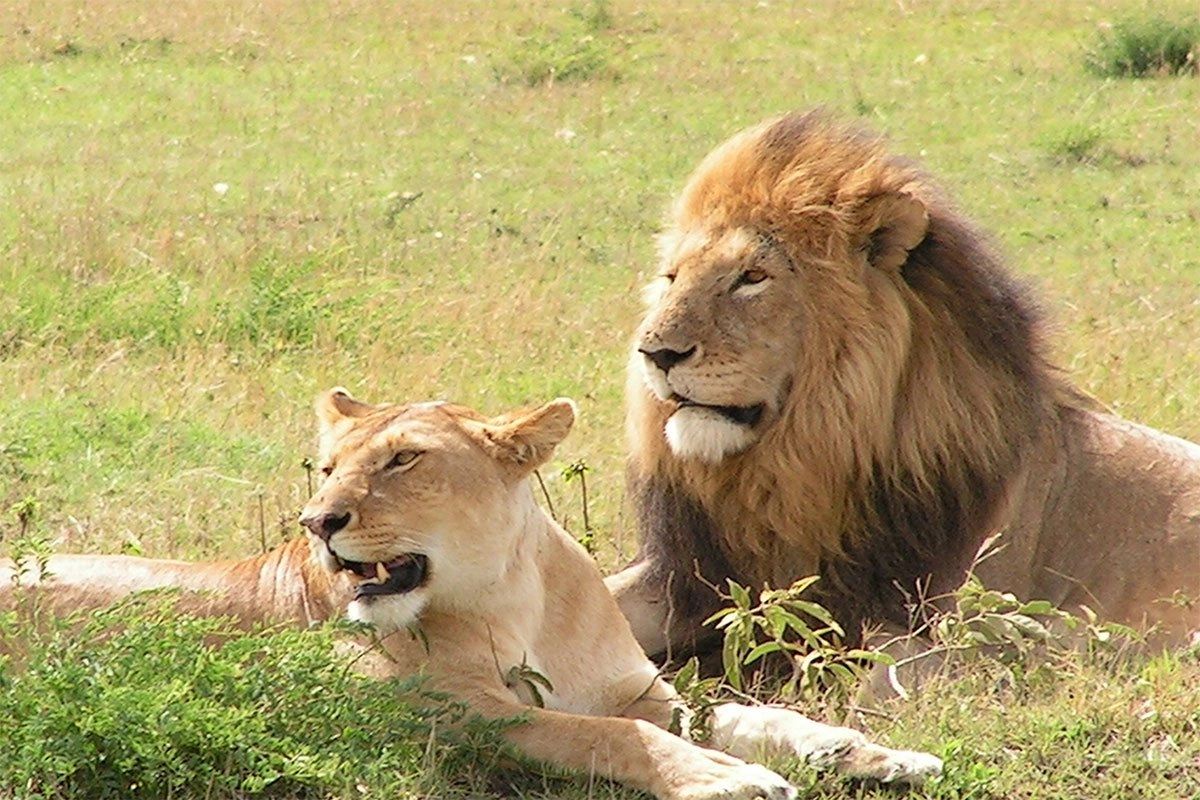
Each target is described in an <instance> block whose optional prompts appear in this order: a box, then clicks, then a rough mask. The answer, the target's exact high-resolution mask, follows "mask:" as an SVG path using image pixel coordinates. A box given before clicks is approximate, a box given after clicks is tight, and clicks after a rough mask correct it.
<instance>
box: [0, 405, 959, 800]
mask: <svg viewBox="0 0 1200 800" xmlns="http://www.w3.org/2000/svg"><path fill="white" fill-rule="evenodd" d="M318 417H319V421H320V429H321V435H320V439H321V444H320V450H321V471H322V474H323V475H324V480H323V481H322V484H321V487H320V489H319V490H318V492H317V494H316V495H315V496H314V497H313V498H312V499H311V500H310V501H309V502H308V504H307V505H306V506H305V509H304V511H303V514H302V516H301V520H300V521H301V523H302V524H303V525H304V526H305V527H307V528H308V529H309V531H310V532H311V534H312V536H311V537H310V539H309V540H306V541H305V542H304V543H303V544H295V545H288V546H285V548H291V551H292V552H294V553H295V554H296V558H295V560H293V561H292V562H291V565H292V569H294V570H296V572H293V573H292V574H286V573H276V575H275V581H276V582H277V583H278V584H282V585H283V586H284V587H285V591H283V592H281V593H279V594H278V598H279V600H278V602H276V601H275V600H274V599H273V598H274V597H275V596H276V595H273V594H272V593H271V592H270V591H263V589H264V581H263V580H262V578H261V575H260V574H256V573H257V572H260V571H261V570H255V569H250V568H241V567H237V566H234V567H230V566H227V565H226V566H220V565H213V566H210V567H208V568H207V573H206V574H207V575H208V576H209V579H210V580H211V581H212V582H213V584H214V585H216V586H218V587H219V589H220V590H221V591H222V592H224V593H225V594H226V596H230V597H235V598H240V602H243V603H245V606H244V607H243V608H240V609H239V608H238V607H237V605H236V604H233V605H225V606H223V613H230V612H232V613H242V614H246V615H254V616H258V615H265V616H269V617H272V618H280V617H291V618H294V619H298V620H306V619H308V618H310V613H309V612H310V609H324V610H325V613H326V614H328V613H329V612H330V609H332V608H333V607H335V606H336V605H337V604H338V603H340V602H342V601H343V600H345V599H347V593H346V591H345V590H349V594H350V595H351V596H352V600H351V601H350V605H349V612H350V616H352V617H354V618H357V619H360V620H363V621H366V622H370V623H372V624H373V625H374V626H375V628H376V629H377V632H378V641H377V643H376V647H378V648H379V649H378V650H376V651H375V652H374V654H373V655H371V654H367V656H368V657H366V658H359V659H358V660H357V661H356V664H357V665H358V666H360V667H362V668H363V669H365V670H367V671H368V672H369V673H370V674H374V675H377V676H380V677H388V676H392V675H397V674H411V673H412V672H415V671H418V670H419V671H422V672H424V673H425V674H426V675H428V678H429V681H430V684H431V687H432V688H434V689H438V690H441V691H444V692H446V693H448V694H450V695H451V696H454V697H456V698H458V699H460V700H462V701H465V702H466V703H467V704H468V705H469V706H471V707H472V708H473V709H474V710H475V711H476V712H478V713H480V714H481V715H483V716H485V717H490V718H497V719H508V718H516V717H523V720H522V721H521V722H519V723H518V724H516V725H514V726H513V727H511V728H509V729H507V733H506V735H507V736H508V737H509V739H510V740H511V741H512V743H513V744H514V745H515V746H516V747H517V748H518V749H519V750H521V751H522V752H524V753H525V754H527V755H528V756H530V757H532V758H535V759H540V760H543V761H547V762H550V763H552V764H555V765H558V766H562V767H567V768H570V769H575V770H581V771H593V772H596V773H598V774H601V775H604V776H607V777H611V778H614V779H616V780H619V781H622V782H625V783H628V784H630V785H632V786H635V787H637V788H640V789H643V790H646V791H649V792H652V793H653V794H654V795H656V796H658V797H661V798H730V799H736V798H791V797H793V796H794V795H795V790H794V789H793V788H792V787H791V786H790V785H789V784H788V783H787V782H786V781H785V780H784V779H783V778H781V777H780V776H778V775H776V774H775V773H774V772H771V771H770V770H768V769H766V768H765V767H761V766H758V765H755V764H748V763H746V762H744V761H742V760H740V758H749V757H758V756H762V755H788V756H795V757H798V758H801V759H805V760H807V761H809V762H811V763H814V764H816V765H818V766H823V767H830V768H834V769H837V770H839V771H841V772H843V773H845V774H848V775H852V776H859V777H867V778H873V779H878V780H881V781H896V782H900V783H915V782H920V781H921V780H923V779H924V778H926V777H928V776H931V775H936V774H938V773H939V772H940V770H941V762H940V760H938V759H937V758H936V757H934V756H931V755H927V754H924V753H916V752H908V751H899V750H891V749H888V748H884V747H881V746H879V745H875V744H872V743H870V742H868V741H867V740H866V739H865V738H864V737H863V735H862V734H860V733H858V732H857V731H853V730H850V729H846V728H837V727H831V726H828V725H823V724H820V723H817V722H814V721H812V720H809V719H806V718H805V717H803V716H801V715H800V714H797V713H795V712H792V711H788V710H785V709H782V708H768V707H748V706H742V705H735V704H729V705H722V706H719V707H717V708H716V709H715V711H714V712H713V715H712V718H711V721H710V732H711V739H710V741H709V744H710V745H711V746H712V747H714V748H720V750H717V749H709V748H706V747H700V746H698V745H696V744H692V743H691V742H689V741H687V740H685V739H683V738H680V737H679V736H676V735H674V734H672V733H669V732H668V731H667V730H666V729H667V728H668V727H669V726H670V725H671V723H672V720H673V719H674V720H675V721H678V718H679V715H681V714H685V713H686V710H685V709H684V708H683V706H682V704H681V702H680V701H679V699H678V697H677V696H676V695H675V693H674V691H673V689H672V688H671V687H670V685H669V684H667V683H665V682H664V681H663V680H662V679H661V678H659V676H658V674H657V671H656V669H655V667H654V665H653V664H652V663H651V662H650V660H649V659H648V658H647V656H646V654H645V652H644V651H643V650H642V649H641V647H639V646H638V644H637V642H636V641H635V640H634V638H633V635H632V633H631V632H630V630H629V626H628V624H627V623H626V621H625V618H624V617H623V616H622V615H621V612H620V610H619V609H618V608H617V605H616V603H615V602H614V601H613V599H612V596H611V595H610V594H609V593H608V591H607V590H606V589H605V586H604V582H603V580H602V579H601V576H600V573H599V570H598V569H597V568H596V566H595V564H594V563H593V562H592V560H591V559H590V558H589V556H588V555H587V553H586V552H585V551H584V550H583V549H582V548H581V547H580V546H579V545H578V544H577V543H576V542H575V541H574V540H573V539H571V537H570V536H569V535H568V534H567V533H566V532H565V531H564V530H563V529H562V528H560V527H559V526H558V525H557V524H556V523H555V522H554V521H553V520H552V519H550V517H549V516H548V515H547V514H546V513H545V512H544V511H543V510H542V509H541V508H540V507H539V506H538V505H537V503H536V501H535V500H534V497H533V492H532V490H531V488H530V485H529V481H528V478H529V476H530V474H531V473H532V471H533V470H534V469H535V468H536V467H538V466H539V465H540V464H542V463H544V462H545V461H546V460H547V459H548V458H550V456H551V454H552V452H553V450H554V447H555V446H556V445H557V444H558V443H559V442H560V441H561V440H562V439H563V437H564V436H566V434H567V432H568V431H569V430H570V428H571V426H572V424H573V422H574V419H575V409H574V405H573V404H572V403H570V402H569V401H566V400H557V401H554V402H551V403H548V404H546V405H544V406H542V407H541V408H537V409H535V410H532V411H527V412H517V413H513V414H510V415H505V416H502V417H497V418H493V419H487V418H484V417H482V416H480V415H479V414H477V413H475V412H473V411H471V410H469V409H466V408H463V407H461V406H453V405H448V404H443V403H423V404H416V405H380V406H375V405H368V404H366V403H362V402H359V401H357V400H354V399H353V398H351V397H350V396H349V395H348V394H346V393H345V392H344V391H341V390H333V391H331V392H329V393H327V394H326V395H324V396H323V397H322V399H321V400H320V401H319V402H318ZM309 548H311V550H310V552H311V553H312V554H314V555H315V556H316V557H317V558H318V559H319V560H320V561H321V562H322V563H323V564H324V565H325V567H326V568H327V569H328V570H329V571H328V572H327V573H325V574H324V576H320V575H318V574H316V573H314V572H312V571H311V570H310V568H309V562H308V560H307V559H305V560H300V555H299V554H300V553H301V552H303V551H304V550H305V549H309ZM270 561H271V559H269V558H268V559H267V560H266V561H264V560H263V559H256V560H253V561H248V562H244V563H245V564H247V565H249V564H255V563H258V564H264V563H269V562H270ZM114 563H119V562H111V563H109V564H106V566H105V569H104V571H103V572H102V573H101V574H99V575H98V576H96V578H95V580H92V581H89V580H87V576H86V575H82V574H80V573H78V572H76V573H74V574H73V576H72V579H71V580H72V584H73V588H72V589H71V596H72V598H73V600H74V602H76V603H78V604H81V605H84V604H88V603H89V601H90V600H92V599H99V600H100V601H101V602H106V601H108V600H109V599H111V598H112V597H113V595H114V594H115V593H117V592H118V591H120V590H130V589H132V588H134V584H136V583H139V582H144V583H146V584H147V585H161V584H163V583H165V582H170V580H173V579H175V578H177V577H181V576H188V577H187V578H186V582H187V583H188V585H189V586H190V587H191V588H198V586H199V585H200V584H202V583H203V581H201V580H199V579H192V577H191V576H193V575H195V574H199V573H185V572H181V571H180V570H179V567H178V565H177V564H176V563H174V562H169V563H166V564H164V565H162V566H161V568H160V570H159V572H160V573H165V574H166V575H167V577H168V580H167V581H163V580H160V578H161V575H159V576H155V575H154V574H153V573H154V566H153V565H154V562H149V563H147V562H145V561H141V560H139V561H138V562H136V563H137V564H138V565H139V568H148V569H147V571H146V572H143V573H141V577H140V578H137V579H130V580H124V582H123V583H122V585H121V586H120V587H118V589H116V590H114V589H113V587H112V584H113V582H114V580H121V578H119V576H118V575H117V574H116V573H115V572H114V571H113V570H112V569H110V568H109V567H111V566H112V564H114ZM130 563H135V562H130ZM55 566H56V565H55V562H54V561H52V562H51V565H50V567H51V571H53V569H54V567H55ZM223 571H224V572H226V573H227V575H228V576H237V577H236V578H233V579H232V580H231V579H229V578H228V577H227V576H226V575H222V572H223ZM331 576H332V579H331ZM57 580H58V579H57V578H49V579H47V580H46V581H44V582H43V583H42V584H41V586H40V587H39V589H40V591H41V592H43V593H44V594H49V595H52V594H53V592H54V591H55V582H56V581H57ZM270 583H271V581H270V580H268V581H266V584H268V585H269V584H270ZM298 586H299V587H302V588H299V589H298V588H297V587H298ZM330 590H331V591H330ZM325 591H330V594H329V596H322V597H315V596H314V595H315V594H320V593H322V592H325ZM298 596H307V597H308V602H307V603H303V604H300V603H297V602H296V598H297V597H298ZM8 602H9V603H10V604H11V599H9V600H8ZM414 629H419V635H417V634H416V633H414ZM534 673H536V674H537V676H539V680H538V681H537V683H539V684H542V685H544V690H543V691H541V692H539V693H536V694H535V693H534V692H533V691H532V690H531V686H532V685H533V683H534V681H532V680H531V681H526V680H523V679H522V676H524V675H533V674H534ZM685 727H686V721H685ZM721 751H724V752H721Z"/></svg>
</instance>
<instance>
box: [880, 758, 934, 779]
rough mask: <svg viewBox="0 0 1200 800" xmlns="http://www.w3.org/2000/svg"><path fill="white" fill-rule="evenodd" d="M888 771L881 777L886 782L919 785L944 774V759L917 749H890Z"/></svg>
mask: <svg viewBox="0 0 1200 800" xmlns="http://www.w3.org/2000/svg"><path fill="white" fill-rule="evenodd" d="M886 764H887V767H888V769H887V772H886V774H884V775H881V776H880V777H879V780H881V781H883V782H884V783H908V784H912V785H914V786H915V785H919V784H921V783H924V782H925V780H926V779H927V778H936V777H937V776H938V775H941V774H942V760H941V759H940V758H938V757H937V756H935V755H933V754H931V753H919V752H917V751H915V750H889V751H888V758H887V759H886Z"/></svg>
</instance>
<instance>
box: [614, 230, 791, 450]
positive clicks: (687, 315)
mask: <svg viewBox="0 0 1200 800" xmlns="http://www.w3.org/2000/svg"><path fill="white" fill-rule="evenodd" d="M662 249H663V253H662V256H663V258H662V266H661V267H660V270H659V276H658V278H657V279H656V280H655V282H654V283H653V284H652V285H651V286H650V287H649V288H648V289H647V293H646V299H647V301H648V306H649V308H648V311H647V314H646V318H645V320H644V321H643V323H642V325H641V327H640V329H639V330H638V334H637V339H636V345H635V348H636V349H635V352H634V354H633V358H634V368H635V369H637V370H639V371H640V373H641V376H642V378H643V380H644V382H645V385H646V387H647V388H648V389H649V391H650V392H651V393H652V394H653V395H654V396H655V397H656V398H657V399H658V401H660V402H662V403H665V404H667V405H668V411H669V416H668V420H667V424H666V436H667V441H668V443H669V444H670V447H671V449H672V451H674V452H675V454H676V455H678V456H680V457H682V458H696V459H701V460H704V461H710V462H717V461H720V460H722V459H724V458H726V457H728V456H730V455H733V454H736V453H739V452H741V451H743V450H745V449H746V448H748V447H750V446H751V445H752V444H754V442H756V441H757V440H758V438H759V437H760V436H761V434H762V431H763V430H764V429H765V428H766V427H767V426H769V425H770V424H771V423H772V422H773V421H774V419H775V418H777V417H778V414H779V410H780V408H781V407H782V405H783V403H784V401H785V398H786V396H787V393H788V391H789V388H790V381H791V376H792V370H793V369H794V366H795V364H794V361H795V358H796V353H797V352H799V347H800V331H801V327H802V325H803V323H804V314H803V312H802V309H800V308H799V307H798V302H797V298H798V296H799V283H800V276H799V275H798V274H797V270H796V268H795V266H794V265H793V264H792V262H791V261H790V260H789V258H788V257H787V254H786V253H784V252H783V250H782V249H781V248H780V246H779V245H778V244H777V243H775V242H774V241H772V240H771V239H770V238H769V237H766V236H761V235H759V234H757V233H755V232H754V231H751V230H748V229H746V228H732V229H724V230H716V231H712V230H706V229H701V230H697V231H693V232H677V233H675V234H672V235H668V236H666V237H664V238H663V242H662Z"/></svg>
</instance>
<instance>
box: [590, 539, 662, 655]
mask: <svg viewBox="0 0 1200 800" xmlns="http://www.w3.org/2000/svg"><path fill="white" fill-rule="evenodd" d="M649 569H650V565H649V562H646V561H639V562H636V563H634V564H631V565H630V566H628V567H626V568H625V569H623V570H621V571H620V572H618V573H616V574H614V575H609V576H608V577H607V578H605V579H604V585H605V587H607V589H608V591H609V592H610V593H611V594H612V596H613V599H614V600H616V601H617V606H618V607H619V608H620V609H621V613H622V614H624V615H625V619H626V620H628V621H629V627H630V629H631V630H632V631H633V637H634V638H635V639H637V641H638V644H640V645H641V646H642V649H643V650H645V651H646V652H647V653H650V654H652V655H657V654H659V653H665V652H666V651H667V650H668V649H669V648H670V645H671V644H672V643H671V642H670V641H669V640H668V633H667V631H668V625H669V622H670V603H669V602H668V600H667V593H666V590H665V587H663V586H660V585H658V584H656V583H655V582H653V581H650V580H648V579H647V573H648V572H649Z"/></svg>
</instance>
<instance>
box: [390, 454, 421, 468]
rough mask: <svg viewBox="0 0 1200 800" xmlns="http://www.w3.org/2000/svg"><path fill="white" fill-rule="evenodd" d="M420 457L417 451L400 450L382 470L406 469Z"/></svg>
mask: <svg viewBox="0 0 1200 800" xmlns="http://www.w3.org/2000/svg"><path fill="white" fill-rule="evenodd" d="M419 455H421V453H420V451H419V450H401V451H400V452H398V453H396V454H395V455H394V456H392V460H391V461H389V462H388V463H387V465H386V466H384V469H396V468H397V467H407V466H408V465H410V464H412V463H413V462H414V461H416V460H417V457H418V456H419Z"/></svg>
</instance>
